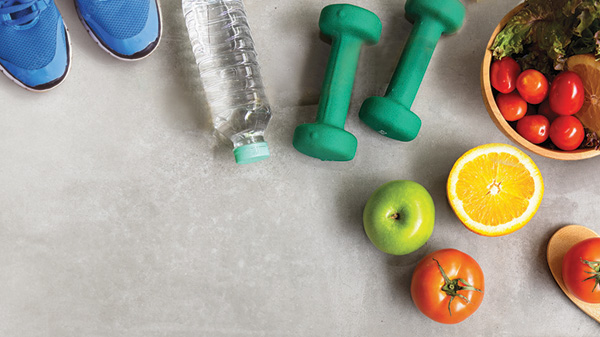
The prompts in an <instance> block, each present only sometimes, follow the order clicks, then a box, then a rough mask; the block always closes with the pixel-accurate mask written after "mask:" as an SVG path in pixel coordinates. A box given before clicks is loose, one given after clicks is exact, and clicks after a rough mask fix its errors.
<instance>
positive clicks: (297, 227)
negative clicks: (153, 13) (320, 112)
mask: <svg viewBox="0 0 600 337" xmlns="http://www.w3.org/2000/svg"><path fill="white" fill-rule="evenodd" d="M518 2H519V1H517V0H510V1H500V0H486V1H480V2H474V1H470V0H464V4H465V5H466V7H467V18H466V22H465V25H464V27H463V28H462V30H461V31H460V32H459V33H458V34H456V35H453V36H450V37H444V38H443V39H442V40H441V41H440V43H439V44H438V47H437V48H436V50H435V53H434V56H433V59H432V61H431V64H430V66H429V68H428V71H427V74H426V76H425V78H424V80H423V84H422V86H421V89H420V91H419V93H418V96H417V98H416V101H415V103H414V105H413V107H412V110H413V111H415V112H416V113H417V114H418V115H419V116H420V117H421V118H422V120H423V128H422V130H421V133H420V134H419V136H418V137H417V139H416V140H414V141H413V142H410V143H400V142H396V141H393V140H390V139H386V138H384V137H382V136H380V135H378V134H377V133H375V132H374V131H372V130H371V129H369V128H368V127H367V126H366V125H364V124H363V123H362V122H361V121H360V120H359V119H358V108H359V107H360V104H361V103H362V101H363V100H364V99H365V98H367V97H368V96H371V95H380V94H382V92H383V91H384V90H385V88H386V86H387V82H388V81H389V78H390V76H391V73H392V71H393V70H394V68H395V66H396V62H397V60H398V57H399V55H400V52H401V50H402V46H403V44H404V41H405V40H406V38H407V36H408V33H409V31H410V29H411V27H412V26H411V25H410V24H409V23H408V22H407V21H406V20H405V19H404V17H403V16H404V1H397V0H373V1H360V2H355V4H356V5H360V6H363V7H365V8H368V9H370V10H372V11H374V12H375V13H376V14H378V15H379V16H380V18H381V20H382V22H383V35H382V39H381V42H380V43H379V44H378V45H377V46H373V47H367V48H364V49H363V50H362V54H361V58H360V64H359V68H358V72H357V77H356V84H355V87H354V93H353V96H352V104H351V106H350V111H349V114H348V120H347V124H346V129H347V130H349V131H350V132H352V133H353V134H355V135H356V137H357V138H358V140H359V147H358V152H357V155H356V158H355V159H354V160H353V161H350V162H347V163H331V162H321V161H319V160H316V159H312V158H309V157H306V156H304V155H302V154H300V153H299V152H297V151H296V150H295V149H294V148H293V147H292V145H291V141H292V134H293V131H294V128H295V127H296V126H297V125H298V124H300V123H304V122H310V121H313V120H314V118H315V114H316V109H317V103H318V98H319V91H320V86H321V81H322V78H323V74H324V71H325V67H326V64H327V58H328V55H329V50H330V46H329V45H328V44H326V43H325V42H323V41H322V40H320V39H319V31H318V27H317V21H318V16H319V12H320V10H321V8H322V7H324V6H325V5H327V4H329V3H330V2H326V1H318V0H295V1H277V0H248V1H246V7H247V11H248V14H249V19H250V24H251V26H252V28H253V33H254V39H255V41H256V45H257V49H258V51H259V54H260V55H259V57H260V62H261V64H262V68H263V77H264V82H265V84H266V86H267V91H268V95H269V98H270V100H271V104H272V108H273V112H274V118H273V120H272V123H271V125H270V127H269V130H268V134H267V138H268V141H269V145H270V148H271V151H272V157H271V158H270V159H268V160H266V161H263V162H260V163H256V164H252V165H247V166H238V165H236V164H235V163H234V160H233V157H232V154H231V152H230V149H229V148H228V147H227V145H226V144H223V143H220V142H219V141H217V140H216V139H215V137H214V136H213V135H212V133H211V122H210V119H209V117H208V115H207V112H206V109H205V108H204V106H205V102H204V101H203V98H202V95H201V94H200V84H199V77H198V73H197V70H196V68H195V64H194V60H193V55H192V53H191V47H190V44H189V40H188V37H187V33H186V30H185V24H184V21H183V17H182V11H181V4H180V2H179V1H178V0H162V10H163V16H164V21H163V23H164V36H163V40H162V42H161V45H160V46H159V48H158V50H157V51H156V53H155V54H153V55H152V56H151V57H150V58H148V59H146V60H143V61H140V62H137V63H125V62H122V61H118V60H116V59H113V58H112V57H111V56H109V55H108V54H106V53H105V52H103V51H102V50H101V49H100V48H98V46H96V45H95V43H94V42H93V41H92V39H91V38H90V37H89V36H88V35H87V32H86V31H85V30H84V28H83V26H82V25H81V24H80V22H79V20H78V18H77V15H76V13H75V10H74V6H73V3H72V1H70V0H57V4H58V7H59V9H60V10H61V12H62V14H63V16H64V18H65V21H66V23H67V25H68V27H69V30H70V33H71V38H72V44H73V46H72V47H73V66H72V69H71V73H70V74H69V77H68V78H67V80H66V81H65V82H64V83H63V84H62V85H61V86H60V87H58V88H56V89H55V90H53V91H51V92H49V93H45V94H33V93H29V92H27V91H25V90H23V89H21V88H19V87H17V86H16V85H14V84H13V83H12V82H10V81H9V80H8V79H7V78H4V77H0V102H2V107H1V108H0V158H1V159H0V186H1V189H0V205H1V207H0V275H1V277H0V299H1V300H0V335H1V336H7V337H12V336H14V337H33V336H53V337H54V336H56V337H71V336H73V337H74V336H77V337H80V336H85V337H101V336H102V337H104V336H106V337H109V336H110V337H112V336H127V337H154V336H173V337H188V336H189V337H191V336H208V337H220V336H377V337H379V336H435V335H444V336H559V335H560V336H597V334H598V324H597V323H596V322H595V321H594V320H592V319H591V318H589V317H588V316H586V315H585V314H584V313H583V312H581V311H580V310H579V309H578V308H577V307H576V306H575V305H574V304H572V303H571V302H570V301H569V299H568V298H567V297H566V296H565V295H564V294H563V293H562V292H561V290H560V289H559V288H558V286H557V285H556V284H555V282H554V279H553V278H552V276H551V274H550V272H549V269H548V267H547V263H546V259H545V249H546V244H547V241H548V239H549V238H550V236H551V234H552V233H553V232H554V231H556V230H557V229H558V228H560V227H561V226H563V225H566V224H581V225H586V226H589V227H590V228H593V229H595V230H596V231H600V224H599V223H598V221H597V219H598V217H599V215H600V208H599V207H598V196H599V193H598V187H599V186H600V181H599V178H598V170H597V167H598V163H599V162H598V160H600V159H589V160H585V161H580V162H559V161H554V160H550V159H546V158H543V157H539V156H536V155H532V158H533V159H534V160H535V162H536V163H537V164H538V166H539V168H540V170H541V172H542V174H543V176H544V179H545V183H546V192H545V196H544V199H543V201H542V205H541V207H540V209H539V212H538V213H537V215H536V216H535V217H534V218H533V220H532V221H531V222H530V223H529V224H528V225H527V226H526V227H525V228H523V229H522V230H520V231H518V232H516V233H514V234H511V235H508V236H505V237H501V238H485V237H481V236H478V235H476V234H473V233H471V232H469V231H468V230H466V229H465V228H464V227H463V226H462V225H461V224H460V223H459V221H458V220H457V219H456V217H455V216H454V214H453V212H452V210H451V209H450V208H449V206H448V204H447V201H446V197H445V193H446V192H445V191H446V188H445V183H446V178H447V176H448V173H449V171H450V168H451V167H452V165H453V163H454V161H455V160H456V159H457V158H458V157H459V156H460V155H461V154H463V153H464V152H465V151H467V150H468V149H470V148H472V147H475V146H477V145H481V144H484V143H489V142H504V143H510V141H509V140H508V139H507V138H505V137H504V135H502V133H501V132H500V131H498V130H497V129H496V127H495V126H494V124H493V123H492V121H491V120H490V118H489V117H488V114H487V112H486V109H485V107H484V104H483V102H482V99H481V93H480V84H479V71H480V63H481V60H482V56H483V50H484V48H485V45H486V43H487V41H488V39H489V36H490V34H491V33H492V31H493V29H494V27H495V25H496V24H497V22H499V20H500V19H501V18H502V17H503V16H504V14H505V13H507V12H508V11H509V10H510V9H511V8H513V7H514V6H515V5H516V4H517V3H518ZM394 179H410V180H415V181H417V182H419V183H421V184H422V185H424V186H425V187H426V188H427V189H428V190H429V191H430V192H431V194H432V196H433V199H434V201H435V204H436V212H437V214H436V227H435V230H434V233H433V236H432V237H431V239H430V240H429V242H428V243H427V244H426V245H425V246H424V247H423V248H421V249H420V250H418V251H417V252H415V253H413V254H410V255H407V256H403V257H394V256H389V255H386V254H384V253H381V252H379V251H378V250H377V249H376V248H375V247H374V246H373V245H372V244H371V243H370V241H369V240H368V238H367V237H366V235H365V234H364V232H363V229H362V219H361V214H362V208H363V206H364V204H365V202H366V200H367V199H368V197H369V195H370V194H371V192H373V191H374V190H375V189H376V188H377V187H378V186H380V185H381V184H383V183H385V182H387V181H389V180H394ZM441 248H457V249H460V250H462V251H464V252H466V253H468V254H470V255H471V256H473V257H474V258H475V259H476V260H478V262H479V263H480V265H481V266H482V268H483V270H484V272H485V276H486V295H485V298H484V301H483V304H482V305H481V307H480V309H479V310H478V311H477V312H476V314H474V315H473V316H472V317H470V318H469V319H468V320H466V321H464V322H463V323H461V324H459V325H455V326H445V325H441V324H437V323H435V322H433V321H430V320H429V319H428V318H426V317H425V316H423V315H422V314H420V313H419V312H418V310H417V309H416V307H415V306H414V304H413V303H412V301H411V298H410V294H409V287H410V277H411V274H412V271H413V269H414V267H415V265H416V263H417V261H418V260H420V259H421V258H422V257H423V256H425V255H426V254H427V253H429V252H432V251H434V250H437V249H441Z"/></svg>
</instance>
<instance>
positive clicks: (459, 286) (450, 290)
mask: <svg viewBox="0 0 600 337" xmlns="http://www.w3.org/2000/svg"><path fill="white" fill-rule="evenodd" d="M433 261H435V262H436V263H437V265H438V268H439V269H440V272H441V273H442V277H443V278H444V282H445V284H444V286H443V287H442V290H443V291H444V292H445V293H446V295H448V296H451V298H450V302H448V311H449V312H450V316H452V309H451V307H450V305H451V304H452V301H453V300H454V298H455V297H457V296H458V297H459V298H461V299H462V300H463V301H465V302H467V303H471V302H469V299H468V298H466V297H465V296H464V295H461V294H459V293H458V292H459V291H461V290H472V291H478V292H481V290H479V289H477V288H475V287H473V286H472V285H470V284H469V283H468V282H467V281H466V280H465V279H462V278H458V279H454V280H451V279H450V278H449V277H448V275H446V272H445V271H444V268H442V266H441V265H440V263H439V262H438V260H436V259H433ZM459 282H460V283H459Z"/></svg>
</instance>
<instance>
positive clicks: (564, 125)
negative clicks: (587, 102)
mask: <svg viewBox="0 0 600 337" xmlns="http://www.w3.org/2000/svg"><path fill="white" fill-rule="evenodd" d="M584 137H585V130H584V129H583V125H582V124H581V122H580V121H579V119H577V118H575V117H573V116H560V117H558V118H557V119H555V120H554V122H552V124H550V140H552V143H554V145H556V146H557V147H558V148H559V149H561V150H565V151H571V150H575V149H576V148H578V147H579V145H581V142H583V138H584Z"/></svg>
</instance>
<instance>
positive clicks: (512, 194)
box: [447, 144, 544, 236]
mask: <svg viewBox="0 0 600 337" xmlns="http://www.w3.org/2000/svg"><path fill="white" fill-rule="evenodd" d="M543 194H544V181H543V179H542V174H541V173H540V170H539V169H538V168H537V166H536V165H535V163H534V162H533V160H532V159H531V158H530V157H529V156H528V155H526V154H525V153H523V151H521V150H519V149H517V148H516V147H514V146H511V145H507V144H486V145H481V146H478V147H476V148H473V149H471V150H469V151H467V152H466V153H465V154H464V155H462V156H461V157H460V158H459V159H458V160H457V161H456V163H455V164H454V167H452V170H451V171H450V175H449V176H448V185H447V195H448V201H449V203H450V206H451V207H452V209H453V210H454V213H456V216H457V217H458V218H459V219H460V221H461V222H462V223H463V224H464V225H465V226H466V227H467V228H468V229H470V230H471V231H473V232H475V233H477V234H480V235H485V236H501V235H506V234H509V233H512V232H514V231H516V230H518V229H520V228H522V227H523V226H525V224H527V223H528V222H529V220H531V218H532V217H533V215H534V214H535V213H536V212H537V210H538V208H539V206H540V203H541V202H542V196H543Z"/></svg>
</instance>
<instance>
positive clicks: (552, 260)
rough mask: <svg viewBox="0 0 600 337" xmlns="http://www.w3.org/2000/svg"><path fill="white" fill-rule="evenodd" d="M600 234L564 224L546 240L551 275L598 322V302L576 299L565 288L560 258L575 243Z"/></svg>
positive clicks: (561, 258) (599, 321)
mask: <svg viewBox="0 0 600 337" xmlns="http://www.w3.org/2000/svg"><path fill="white" fill-rule="evenodd" d="M596 236H600V235H598V234H596V232H594V231H593V230H591V229H589V228H586V227H583V226H577V225H569V226H565V227H563V228H561V229H559V230H557V231H556V233H554V235H552V237H551V238H550V241H548V251H547V259H548V266H550V271H551V272H552V276H554V279H555V280H556V283H558V286H559V287H560V289H562V291H563V292H564V293H565V294H566V295H567V297H569V298H570V299H571V301H573V303H575V305H577V306H578V307H579V308H580V309H581V310H583V312H585V313H586V314H588V315H590V316H591V317H592V318H593V319H595V320H596V321H597V322H598V323H600V304H596V303H586V302H584V301H581V300H579V299H577V298H576V297H575V296H573V294H571V293H570V292H569V290H567V287H566V286H565V282H564V281H563V278H562V260H563V257H564V256H565V254H566V253H567V251H568V250H569V249H570V248H571V247H572V246H573V245H574V244H576V243H578V242H580V241H583V240H585V239H589V238H593V237H596Z"/></svg>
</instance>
